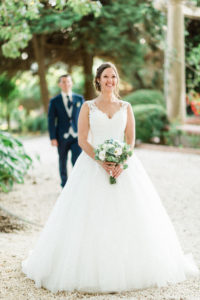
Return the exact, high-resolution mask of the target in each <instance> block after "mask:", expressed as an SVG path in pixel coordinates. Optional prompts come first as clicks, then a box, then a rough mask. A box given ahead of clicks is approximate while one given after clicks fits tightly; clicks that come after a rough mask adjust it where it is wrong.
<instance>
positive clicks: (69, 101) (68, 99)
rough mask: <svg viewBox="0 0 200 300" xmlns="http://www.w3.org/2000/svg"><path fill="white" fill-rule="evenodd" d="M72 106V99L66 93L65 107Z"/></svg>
mask: <svg viewBox="0 0 200 300" xmlns="http://www.w3.org/2000/svg"><path fill="white" fill-rule="evenodd" d="M71 106H72V101H71V100H70V98H69V95H67V107H68V108H69V109H70V108H71Z"/></svg>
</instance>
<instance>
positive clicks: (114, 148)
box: [95, 139, 133, 184]
mask: <svg viewBox="0 0 200 300" xmlns="http://www.w3.org/2000/svg"><path fill="white" fill-rule="evenodd" d="M132 154H133V151H132V150H131V149H130V146H129V145H128V144H126V143H123V142H119V141H117V140H113V139H110V140H106V141H105V142H104V143H103V144H101V145H98V146H97V148H96V149H95V159H96V160H100V161H106V162H114V163H115V164H116V165H118V164H122V165H123V169H126V168H128V165H127V164H126V163H125V161H126V160H127V158H128V157H129V156H131V155H132ZM110 183H111V184H114V183H116V178H114V177H112V176H110Z"/></svg>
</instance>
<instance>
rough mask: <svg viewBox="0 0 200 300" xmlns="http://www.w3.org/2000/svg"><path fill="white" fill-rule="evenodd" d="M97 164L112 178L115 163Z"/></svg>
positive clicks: (100, 162)
mask: <svg viewBox="0 0 200 300" xmlns="http://www.w3.org/2000/svg"><path fill="white" fill-rule="evenodd" d="M99 164H100V165H101V166H102V168H103V169H104V170H105V171H106V172H107V173H108V174H109V175H110V176H113V172H114V170H115V163H113V162H106V161H105V162H102V161H99Z"/></svg>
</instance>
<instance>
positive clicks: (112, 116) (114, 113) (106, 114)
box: [93, 100, 122, 120]
mask: <svg viewBox="0 0 200 300" xmlns="http://www.w3.org/2000/svg"><path fill="white" fill-rule="evenodd" d="M93 103H94V105H95V107H96V108H97V109H98V110H99V111H100V112H101V113H102V114H104V115H106V117H107V118H108V120H112V119H113V118H114V116H115V115H116V114H117V113H118V112H120V111H121V109H122V105H121V106H120V108H119V109H118V110H117V111H116V112H114V114H113V115H112V117H111V118H110V117H109V116H108V114H107V113H106V112H104V111H103V110H101V109H100V108H99V107H98V106H97V104H96V103H95V100H94V102H93Z"/></svg>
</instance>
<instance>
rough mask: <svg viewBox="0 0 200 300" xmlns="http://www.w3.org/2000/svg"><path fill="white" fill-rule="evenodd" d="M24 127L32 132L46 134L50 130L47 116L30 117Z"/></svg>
mask: <svg viewBox="0 0 200 300" xmlns="http://www.w3.org/2000/svg"><path fill="white" fill-rule="evenodd" d="M24 127H25V129H26V130H27V131H31V132H36V131H40V132H46V131H47V129H48V123H47V116H46V115H45V114H42V115H39V116H36V117H32V116H29V117H28V118H27V119H26V121H25V123H24Z"/></svg>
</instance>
